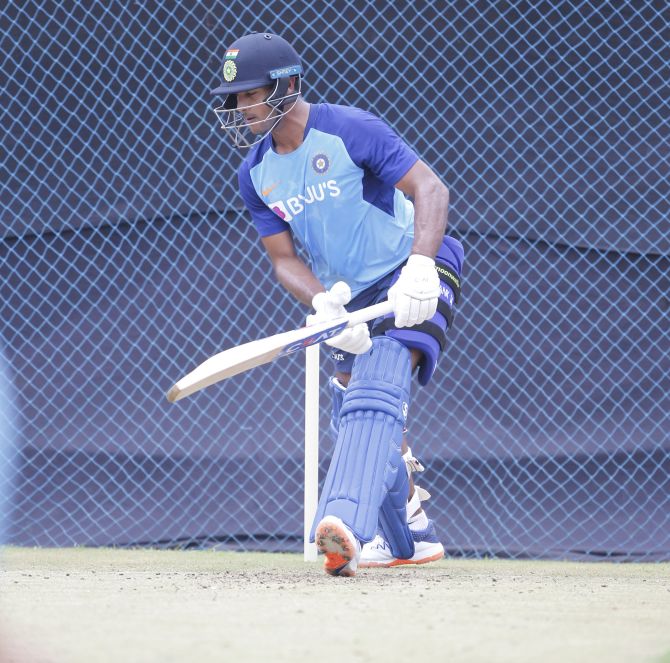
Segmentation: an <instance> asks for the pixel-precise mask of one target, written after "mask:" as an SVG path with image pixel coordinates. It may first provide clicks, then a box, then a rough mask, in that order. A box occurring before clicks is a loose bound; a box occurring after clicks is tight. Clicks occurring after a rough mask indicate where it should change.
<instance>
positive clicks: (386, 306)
mask: <svg viewBox="0 0 670 663" xmlns="http://www.w3.org/2000/svg"><path fill="white" fill-rule="evenodd" d="M392 311H393V306H391V302H389V301H388V300H387V301H384V302H379V304H373V305H372V306H368V307H367V308H362V309H360V310H359V311H354V312H353V313H349V316H348V317H349V323H348V324H347V327H353V326H354V325H358V324H360V323H361V322H369V321H370V320H374V319H375V318H381V317H382V316H383V315H386V314H387V313H391V312H392Z"/></svg>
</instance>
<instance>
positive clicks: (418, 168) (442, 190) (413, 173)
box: [396, 160, 449, 258]
mask: <svg viewBox="0 0 670 663" xmlns="http://www.w3.org/2000/svg"><path fill="white" fill-rule="evenodd" d="M396 187H397V188H398V189H400V190H401V191H402V192H403V193H404V194H405V195H407V196H409V197H410V198H411V199H412V200H413V201H414V243H413V245H412V253H417V254H419V255H423V256H428V257H429V258H434V257H435V255H436V254H437V251H438V249H439V248H440V245H441V244H442V240H443V238H444V234H445V232H446V229H447V214H448V210H449V189H447V187H446V186H445V185H444V183H443V182H442V181H441V180H440V178H439V177H438V176H437V175H436V174H435V173H434V172H433V171H432V170H431V168H430V167H429V166H428V165H427V164H426V163H425V162H424V161H421V160H419V161H417V162H416V163H415V164H414V165H413V166H412V167H411V168H410V169H409V171H407V173H406V174H405V175H404V176H403V177H402V179H401V180H400V181H399V182H398V183H397V184H396Z"/></svg>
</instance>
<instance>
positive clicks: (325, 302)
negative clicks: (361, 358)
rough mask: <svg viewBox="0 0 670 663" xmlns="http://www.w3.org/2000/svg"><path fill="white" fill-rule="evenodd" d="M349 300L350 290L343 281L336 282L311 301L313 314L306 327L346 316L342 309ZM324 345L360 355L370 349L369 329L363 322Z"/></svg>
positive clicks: (309, 316)
mask: <svg viewBox="0 0 670 663" xmlns="http://www.w3.org/2000/svg"><path fill="white" fill-rule="evenodd" d="M350 300H351V289H350V288H349V286H348V285H347V284H346V283H345V282H344V281H338V282H337V283H335V285H333V287H332V288H331V289H330V290H328V291H327V292H319V293H317V294H316V295H314V297H313V299H312V306H313V307H314V311H315V313H313V314H311V315H308V316H307V325H308V326H309V325H315V324H317V323H319V322H328V321H329V320H335V319H336V318H341V317H342V316H344V315H347V310H346V309H345V308H344V305H345V304H348V303H349V301H350ZM326 343H327V344H328V345H330V346H332V347H334V348H338V349H340V350H344V352H351V353H352V354H355V355H360V354H362V353H364V352H367V351H368V350H369V349H370V348H371V347H372V341H371V340H370V329H369V328H368V325H367V324H366V323H365V322H361V323H360V324H358V325H354V326H353V327H348V328H347V329H345V330H344V331H343V332H340V333H339V334H338V335H337V336H333V338H329V339H328V340H327V341H326Z"/></svg>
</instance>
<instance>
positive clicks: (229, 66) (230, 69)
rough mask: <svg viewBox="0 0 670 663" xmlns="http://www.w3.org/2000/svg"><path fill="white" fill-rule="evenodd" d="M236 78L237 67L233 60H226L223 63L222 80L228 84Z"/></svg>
mask: <svg viewBox="0 0 670 663" xmlns="http://www.w3.org/2000/svg"><path fill="white" fill-rule="evenodd" d="M235 76H237V65H236V64H235V62H234V61H233V60H226V61H225V62H224V63H223V78H224V80H226V81H228V83H230V82H231V81H234V80H235Z"/></svg>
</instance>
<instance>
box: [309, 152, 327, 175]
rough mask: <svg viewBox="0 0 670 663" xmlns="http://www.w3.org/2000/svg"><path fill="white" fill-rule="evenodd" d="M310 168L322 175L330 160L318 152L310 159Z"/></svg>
mask: <svg viewBox="0 0 670 663" xmlns="http://www.w3.org/2000/svg"><path fill="white" fill-rule="evenodd" d="M312 168H314V171H315V172H316V173H318V174H319V175H323V174H324V173H325V172H326V171H327V170H328V169H329V168H330V159H329V158H328V157H327V156H326V155H325V154H323V153H322V152H320V153H319V154H315V155H314V157H313V158H312Z"/></svg>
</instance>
